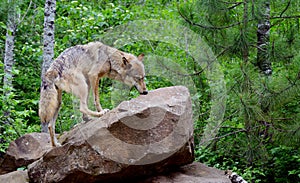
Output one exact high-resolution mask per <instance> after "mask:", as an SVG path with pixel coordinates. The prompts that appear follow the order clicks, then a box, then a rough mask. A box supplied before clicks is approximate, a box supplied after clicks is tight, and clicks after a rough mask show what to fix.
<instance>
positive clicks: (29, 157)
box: [0, 133, 51, 175]
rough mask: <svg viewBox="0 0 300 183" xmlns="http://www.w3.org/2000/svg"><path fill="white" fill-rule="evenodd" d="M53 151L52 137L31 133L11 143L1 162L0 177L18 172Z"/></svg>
mask: <svg viewBox="0 0 300 183" xmlns="http://www.w3.org/2000/svg"><path fill="white" fill-rule="evenodd" d="M49 149H51V145H50V137H49V134H46V133H30V134H26V135H24V136H22V137H20V138H18V139H17V140H15V141H13V142H11V143H10V145H9V147H8V149H7V151H6V154H5V155H4V157H3V159H2V160H1V162H0V175H1V174H5V173H8V172H12V171H15V170H17V168H19V167H22V166H27V165H28V164H30V163H32V162H34V161H36V160H38V159H40V157H42V155H43V154H44V153H45V152H46V151H47V150H49Z"/></svg>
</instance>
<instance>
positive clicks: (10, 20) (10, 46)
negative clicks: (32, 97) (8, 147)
mask: <svg viewBox="0 0 300 183" xmlns="http://www.w3.org/2000/svg"><path fill="white" fill-rule="evenodd" d="M8 4H9V6H8V7H9V9H8V14H7V31H6V39H5V53H4V78H3V89H4V93H3V94H4V97H5V99H4V104H5V108H4V117H5V122H4V123H9V120H10V109H9V104H6V102H7V101H9V96H10V94H11V91H12V88H13V86H12V79H13V73H12V68H13V65H14V64H15V60H14V44H15V34H16V31H17V23H18V22H17V21H18V17H19V16H18V14H17V13H16V2H14V1H13V0H8Z"/></svg>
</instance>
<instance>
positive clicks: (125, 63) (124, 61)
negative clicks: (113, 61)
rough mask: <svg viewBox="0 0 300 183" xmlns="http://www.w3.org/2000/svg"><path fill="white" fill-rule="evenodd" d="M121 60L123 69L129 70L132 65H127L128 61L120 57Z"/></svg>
mask: <svg viewBox="0 0 300 183" xmlns="http://www.w3.org/2000/svg"><path fill="white" fill-rule="evenodd" d="M122 60H123V64H124V66H125V68H126V69H130V68H131V66H132V65H131V64H130V63H129V61H128V60H127V59H126V58H125V57H122Z"/></svg>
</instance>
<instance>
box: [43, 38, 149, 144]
mask: <svg viewBox="0 0 300 183" xmlns="http://www.w3.org/2000/svg"><path fill="white" fill-rule="evenodd" d="M143 58H144V54H141V55H139V56H138V57H136V56H134V55H132V54H129V53H125V52H122V51H120V50H117V49H115V48H112V47H109V46H107V45H104V44H102V43H101V42H93V43H89V44H86V45H77V46H74V47H71V48H69V49H66V50H65V51H64V52H63V53H61V54H60V55H59V56H58V58H57V59H56V60H54V62H53V63H52V64H51V66H50V68H49V69H48V71H47V72H46V74H45V76H44V78H43V82H42V87H41V94H40V102H39V116H40V119H41V122H42V132H47V131H48V130H49V133H50V137H51V143H52V146H57V145H59V143H58V142H57V140H56V138H55V121H56V119H57V115H58V111H59V108H60V105H61V98H62V91H66V92H69V93H72V94H73V95H75V96H77V97H78V98H79V99H80V111H81V112H82V113H83V114H84V115H90V116H95V117H100V116H102V115H103V114H104V113H106V112H107V111H108V109H102V107H101V105H100V103H99V93H98V88H99V79H100V78H102V77H108V78H111V79H115V80H119V81H121V82H123V83H125V84H127V85H129V86H135V87H136V89H137V90H138V91H139V93H140V94H143V95H146V94H147V93H148V91H147V88H146V84H145V81H144V78H145V70H144V65H143V62H142V61H143ZM90 90H92V93H93V97H94V104H95V106H96V109H97V111H91V110H90V109H88V104H87V103H88V97H89V93H90V92H89V91H90ZM47 127H48V128H47Z"/></svg>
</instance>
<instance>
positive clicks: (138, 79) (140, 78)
mask: <svg viewBox="0 0 300 183" xmlns="http://www.w3.org/2000/svg"><path fill="white" fill-rule="evenodd" d="M135 79H136V80H137V81H141V80H143V79H144V77H135Z"/></svg>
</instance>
